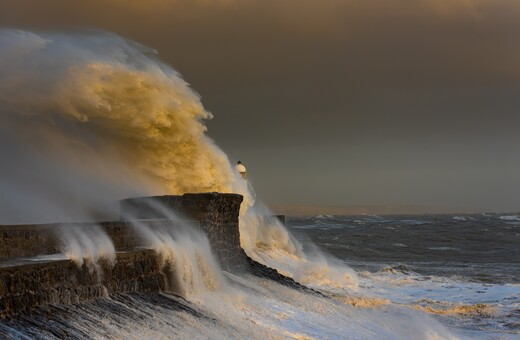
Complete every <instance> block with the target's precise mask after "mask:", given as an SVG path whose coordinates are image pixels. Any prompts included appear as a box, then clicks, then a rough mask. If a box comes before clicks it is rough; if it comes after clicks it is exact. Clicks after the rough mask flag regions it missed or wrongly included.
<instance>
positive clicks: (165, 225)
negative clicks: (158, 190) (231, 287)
mask: <svg viewBox="0 0 520 340" xmlns="http://www.w3.org/2000/svg"><path fill="white" fill-rule="evenodd" d="M143 204H146V205H147V206H146V209H149V210H152V211H154V215H155V216H157V217H158V219H156V220H145V221H141V220H139V219H137V218H135V216H133V215H132V213H131V211H129V212H126V215H125V216H123V217H124V219H125V220H128V221H129V223H130V224H131V225H132V226H133V228H134V230H135V231H136V233H137V235H138V236H139V237H140V238H141V240H142V242H144V245H145V246H146V247H149V248H152V249H154V250H155V251H156V252H157V254H158V255H159V259H160V262H161V267H162V268H163V272H164V273H166V275H168V278H167V279H168V280H167V282H168V285H169V287H166V288H167V290H169V291H172V292H174V293H176V294H178V295H180V296H183V297H185V298H190V300H192V301H193V300H199V299H202V298H203V297H204V296H206V294H207V293H208V292H225V290H226V287H227V286H228V284H227V281H226V278H225V277H224V275H223V273H222V269H221V268H220V265H219V263H218V261H217V260H216V259H215V257H214V255H213V253H212V251H211V246H210V244H209V241H208V238H207V237H206V235H204V234H203V233H202V231H200V230H198V228H197V226H195V225H190V224H189V223H188V222H187V221H186V219H182V218H181V217H179V215H178V213H175V212H173V211H171V210H170V209H169V208H168V207H166V206H164V205H162V204H161V203H159V202H155V201H153V200H149V201H147V202H144V203H143Z"/></svg>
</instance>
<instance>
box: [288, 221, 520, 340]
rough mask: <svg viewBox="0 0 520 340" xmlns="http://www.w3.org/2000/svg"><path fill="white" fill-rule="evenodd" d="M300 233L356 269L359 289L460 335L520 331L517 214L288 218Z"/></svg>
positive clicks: (509, 334) (510, 334)
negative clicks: (434, 321)
mask: <svg viewBox="0 0 520 340" xmlns="http://www.w3.org/2000/svg"><path fill="white" fill-rule="evenodd" d="M287 224H288V228H289V229H290V230H291V231H292V232H293V234H294V235H296V236H297V237H298V238H300V239H301V240H303V244H305V240H312V242H313V243H315V244H316V245H317V246H319V247H320V248H321V249H322V250H323V251H325V252H327V253H329V254H331V255H332V256H334V257H337V258H338V259H340V260H342V261H344V263H345V264H347V265H348V266H350V267H351V268H353V269H355V270H356V272H357V274H358V278H359V291H360V292H361V293H362V294H365V295H367V296H373V297H377V298H381V299H387V300H388V303H389V304H391V305H399V306H403V307H404V308H410V309H414V310H417V311H420V312H422V313H425V314H429V315H431V316H432V317H433V318H434V319H436V320H437V321H439V322H440V323H441V324H443V325H444V326H446V327H447V328H448V329H450V330H452V331H453V333H454V334H457V335H458V336H462V337H464V336H468V337H473V338H474V337H477V338H497V339H502V338H504V339H508V338H520V215H513V214H510V215H505V214H479V215H458V216H457V215H423V216H316V217H312V218H290V219H288V223H287Z"/></svg>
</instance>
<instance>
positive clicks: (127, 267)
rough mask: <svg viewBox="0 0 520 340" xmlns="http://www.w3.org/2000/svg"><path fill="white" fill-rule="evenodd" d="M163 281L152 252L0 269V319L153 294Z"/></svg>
mask: <svg viewBox="0 0 520 340" xmlns="http://www.w3.org/2000/svg"><path fill="white" fill-rule="evenodd" d="M162 289H164V277H163V273H162V272H161V270H160V267H159V265H158V262H157V257H156V255H155V252H154V251H152V250H136V251H131V252H123V253H118V254H117V258H116V261H115V263H114V264H113V265H112V264H109V263H106V262H105V263H103V262H100V263H97V264H96V265H95V266H94V265H92V264H90V265H88V264H84V265H83V266H81V267H78V266H77V265H76V264H75V263H73V262H72V261H70V260H61V261H49V262H43V263H36V264H33V265H31V264H26V265H22V266H14V267H0V317H5V316H8V315H13V314H17V313H20V312H27V311H30V310H31V309H33V308H35V307H39V306H45V305H48V304H71V303H78V302H80V301H85V300H90V299H94V298H98V297H104V296H107V295H108V294H113V293H126V292H156V291H159V290H162Z"/></svg>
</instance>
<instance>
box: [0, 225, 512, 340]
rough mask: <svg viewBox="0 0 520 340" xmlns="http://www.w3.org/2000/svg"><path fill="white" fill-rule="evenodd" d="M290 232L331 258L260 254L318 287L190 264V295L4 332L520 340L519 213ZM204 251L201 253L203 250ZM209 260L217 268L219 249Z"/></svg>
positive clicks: (115, 305) (64, 315)
mask: <svg viewBox="0 0 520 340" xmlns="http://www.w3.org/2000/svg"><path fill="white" fill-rule="evenodd" d="M278 227H280V225H278V226H277V228H278ZM287 228H288V230H289V231H290V234H289V235H291V234H292V236H290V238H294V239H295V240H294V244H295V245H297V247H296V248H298V247H301V248H302V249H301V251H302V254H311V253H315V254H319V255H320V256H317V257H314V258H312V261H311V260H309V259H310V258H311V257H307V259H303V257H302V256H301V255H295V254H297V252H294V251H291V252H283V251H280V249H277V248H276V247H275V248H268V247H266V246H265V244H264V245H262V246H261V247H259V248H258V249H257V254H256V255H257V257H259V258H260V259H262V260H264V262H269V264H270V265H271V266H273V267H278V269H279V270H280V271H281V272H283V273H286V274H287V275H290V276H292V277H294V278H295V279H296V280H297V281H299V282H302V283H305V284H306V285H307V286H308V287H311V288H313V289H315V291H314V292H312V291H305V290H301V289H295V288H293V287H288V286H284V285H281V284H280V283H278V282H276V281H272V280H269V279H266V278H262V277H257V276H253V275H251V274H247V273H228V272H225V271H222V270H220V269H219V268H212V270H204V269H203V268H207V266H200V265H198V266H195V265H194V264H193V263H192V262H193V261H192V260H187V261H186V262H184V263H182V265H183V266H185V267H186V268H187V270H186V272H185V273H190V274H189V275H188V274H184V275H183V279H184V280H186V284H187V285H191V287H192V288H193V284H194V281H193V277H194V276H199V277H203V278H204V279H203V280H200V281H199V283H198V284H197V289H188V290H186V292H185V294H184V295H183V296H179V295H176V294H171V293H154V294H117V295H114V296H111V297H108V296H107V297H106V298H103V299H98V300H96V301H92V302H84V303H79V304H75V305H68V306H49V307H45V308H42V309H41V310H39V311H37V312H36V313H33V314H30V315H23V316H21V317H18V318H14V319H7V320H2V322H0V336H3V337H6V338H13V339H35V338H36V339H61V338H79V339H105V338H117V339H151V338H156V339H172V338H173V339H185V338H186V339H187V338H190V339H230V338H236V339H246V338H247V339H464V338H482V339H517V338H520V277H519V276H518V264H519V256H518V255H519V249H518V247H517V246H516V244H517V243H518V239H519V238H520V236H519V234H520V218H518V219H517V217H516V216H511V215H507V216H505V215H471V216H420V217H417V216H414V217H409V216H392V217H378V216H358V217H341V216H318V217H312V218H288V220H287ZM275 239H276V238H275ZM278 239H279V238H278ZM179 240H180V239H179ZM298 240H299V241H298ZM278 242H280V241H278ZM313 243H314V244H315V246H314V245H313ZM197 247H199V246H197V244H193V245H192V246H190V249H191V248H193V249H195V252H197V253H198V251H197ZM320 249H321V251H320ZM190 251H191V250H190ZM204 256H205V257H206V259H205V261H207V260H208V259H207V257H208V256H209V257H211V254H210V253H209V254H208V253H206V254H205V255H204ZM201 260H202V259H199V261H201ZM210 260H211V259H210ZM212 261H213V260H212ZM295 263H296V264H297V265H295ZM190 265H191V266H192V267H190ZM291 266H293V267H291ZM201 268H202V269H201ZM295 268H296V269H295ZM197 270H199V272H198V273H195V271H197ZM216 271H218V273H216ZM195 274H196V275H195Z"/></svg>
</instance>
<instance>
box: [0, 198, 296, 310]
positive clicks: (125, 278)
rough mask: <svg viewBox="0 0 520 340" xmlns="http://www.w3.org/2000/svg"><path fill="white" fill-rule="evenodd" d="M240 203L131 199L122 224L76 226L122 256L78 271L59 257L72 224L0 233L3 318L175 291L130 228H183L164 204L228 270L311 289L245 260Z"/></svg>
mask: <svg viewBox="0 0 520 340" xmlns="http://www.w3.org/2000/svg"><path fill="white" fill-rule="evenodd" d="M241 202H242V196H241V195H237V194H221V193H201V194H185V195H182V196H155V197H141V198H131V199H127V200H123V201H121V216H122V217H121V219H120V220H119V221H112V222H100V223H74V227H76V228H77V227H79V228H83V229H86V228H92V227H102V228H103V229H104V231H105V232H106V234H107V235H108V236H109V237H110V238H111V240H112V242H113V244H114V247H115V250H116V258H115V261H114V262H113V263H109V261H107V260H104V259H101V260H100V261H98V262H96V263H89V262H88V261H85V262H84V263H83V264H82V265H81V266H78V265H77V264H76V263H74V262H73V261H71V260H69V259H67V258H66V257H65V256H64V255H63V254H60V253H61V249H62V245H61V244H60V242H61V241H60V237H59V236H60V235H59V231H60V230H63V229H62V228H66V227H67V224H41V225H5V226H0V317H1V318H5V317H11V316H13V315H17V314H20V313H26V312H30V311H31V310H33V309H35V308H41V307H43V306H47V305H58V304H72V303H79V302H82V301H88V300H92V299H96V298H101V297H106V296H108V295H112V294H120V293H149V292H159V291H165V290H167V291H171V290H172V285H171V284H170V283H169V277H171V273H165V272H163V270H164V269H163V267H162V266H161V265H160V259H159V257H158V256H157V254H156V253H155V251H153V250H151V249H146V248H144V247H143V246H144V244H143V241H142V240H141V239H140V238H139V236H138V233H137V232H136V229H135V228H133V227H132V222H131V220H133V219H136V220H139V224H141V225H143V224H145V225H148V226H150V227H151V228H154V227H161V228H164V227H167V228H178V227H179V225H178V224H179V223H181V222H179V221H178V220H177V221H176V220H172V219H168V216H165V214H164V211H162V212H161V209H157V205H158V204H159V205H160V207H166V208H168V210H169V211H170V210H171V211H173V212H175V214H176V215H177V216H180V220H181V221H182V223H184V224H186V223H188V224H189V225H190V226H191V227H193V228H198V229H199V230H201V231H202V232H204V233H205V234H206V236H207V237H208V239H209V242H210V245H211V247H212V251H213V252H214V254H215V255H216V257H217V259H218V260H219V262H220V264H221V266H222V268H223V269H225V270H227V271H233V272H238V271H247V272H249V273H252V274H253V275H257V276H261V277H265V278H269V279H272V280H276V281H278V282H280V283H282V284H285V285H289V286H293V287H295V288H299V289H306V288H305V287H303V286H300V285H298V284H297V283H295V282H294V281H293V280H291V279H289V278H286V277H284V276H282V275H280V274H279V273H278V272H277V271H276V270H274V269H271V268H268V267H265V266H263V265H261V264H259V263H257V262H255V261H253V260H252V259H250V258H249V257H248V256H247V255H246V254H245V252H244V251H243V249H242V248H241V247H240V233H239V228H238V218H239V211H240V204H241ZM129 216H131V218H129ZM173 293H175V291H173Z"/></svg>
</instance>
